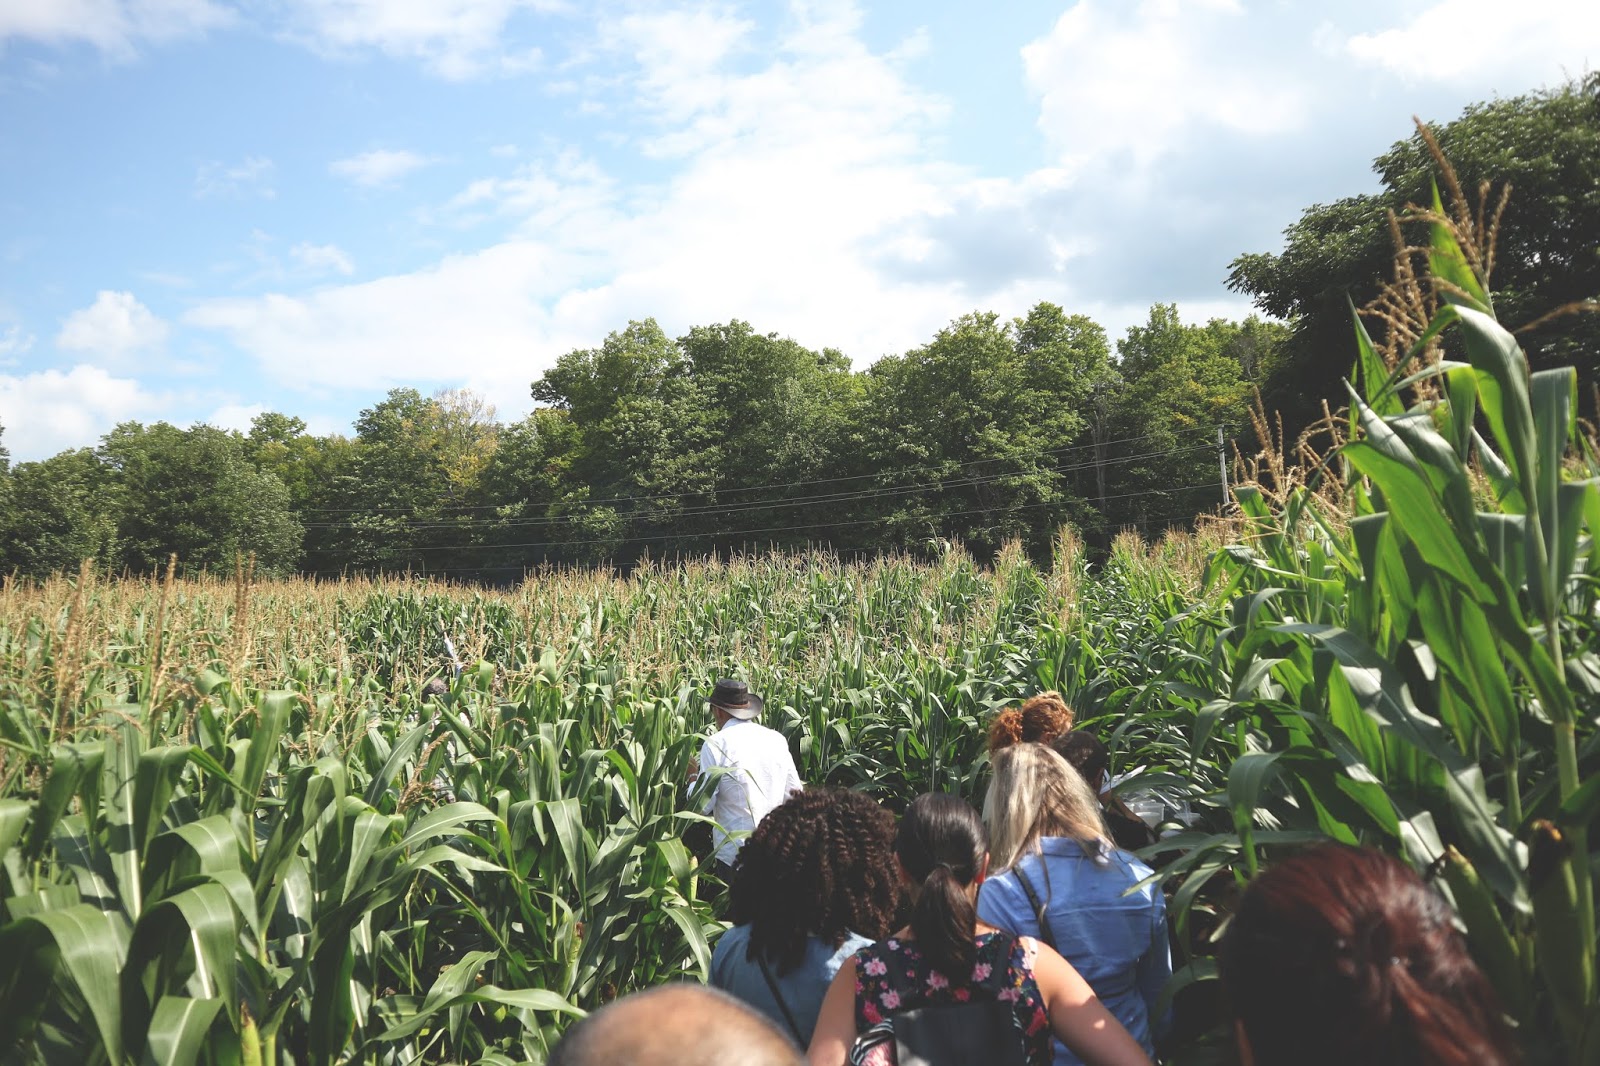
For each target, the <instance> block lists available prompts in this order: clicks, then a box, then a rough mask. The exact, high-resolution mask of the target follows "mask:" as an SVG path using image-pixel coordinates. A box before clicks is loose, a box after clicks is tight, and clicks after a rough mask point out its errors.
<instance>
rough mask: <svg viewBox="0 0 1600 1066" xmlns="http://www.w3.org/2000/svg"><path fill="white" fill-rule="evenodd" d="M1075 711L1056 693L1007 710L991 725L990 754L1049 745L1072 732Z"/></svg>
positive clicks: (1047, 693)
mask: <svg viewBox="0 0 1600 1066" xmlns="http://www.w3.org/2000/svg"><path fill="white" fill-rule="evenodd" d="M1072 718H1073V715H1072V708H1071V707H1068V706H1067V701H1066V700H1064V699H1062V698H1061V693H1059V692H1056V691H1054V690H1052V691H1050V692H1041V693H1039V694H1038V695H1035V696H1030V697H1028V699H1026V700H1024V701H1023V703H1022V706H1020V707H1007V708H1006V709H1005V710H1003V711H1001V712H1000V713H999V714H997V715H995V716H994V721H993V722H990V723H989V754H990V755H993V754H994V753H995V752H997V751H999V750H1000V749H1001V748H1008V747H1010V746H1011V745H1013V744H1048V743H1050V742H1051V741H1052V740H1054V739H1056V738H1057V737H1059V736H1061V735H1062V734H1063V733H1066V732H1068V731H1069V730H1070V729H1071V728H1072Z"/></svg>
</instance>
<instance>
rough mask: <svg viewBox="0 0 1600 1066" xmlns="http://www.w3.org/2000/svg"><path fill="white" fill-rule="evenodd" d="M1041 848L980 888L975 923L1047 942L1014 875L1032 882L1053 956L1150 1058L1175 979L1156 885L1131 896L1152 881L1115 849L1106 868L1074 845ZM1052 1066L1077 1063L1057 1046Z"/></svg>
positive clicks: (1058, 841) (1044, 843)
mask: <svg viewBox="0 0 1600 1066" xmlns="http://www.w3.org/2000/svg"><path fill="white" fill-rule="evenodd" d="M1039 848H1040V851H1039V853H1038V854H1030V855H1027V856H1025V857H1023V858H1022V859H1021V860H1020V861H1019V862H1017V864H1016V865H1015V866H1013V867H1012V868H1011V869H1010V870H1007V871H1006V872H1004V873H1001V874H996V875H995V876H993V877H991V878H989V879H988V880H987V881H985V882H984V883H983V887H982V888H981V889H980V890H979V894H978V917H979V918H980V919H982V920H983V921H985V922H988V923H989V924H990V925H992V926H995V927H996V928H998V929H1004V930H1006V931H1007V932H1011V933H1016V934H1018V935H1021V936H1032V937H1039V938H1040V939H1043V936H1042V935H1041V932H1040V929H1039V922H1038V920H1037V918H1036V917H1035V916H1034V910H1033V907H1032V905H1031V904H1029V902H1028V895H1027V893H1026V892H1025V891H1023V888H1022V885H1021V884H1020V883H1019V882H1018V880H1017V870H1019V869H1020V870H1021V871H1022V872H1024V873H1025V874H1027V876H1028V882H1029V883H1030V884H1031V885H1033V890H1034V892H1036V893H1037V894H1038V896H1039V900H1040V902H1041V903H1043V904H1044V907H1045V918H1046V920H1047V921H1048V922H1049V923H1050V931H1051V932H1052V933H1054V934H1055V942H1056V950H1057V951H1059V952H1061V954H1062V955H1063V956H1065V957H1066V960H1067V961H1068V962H1070V963H1072V965H1073V966H1074V967H1075V968H1076V969H1077V971H1078V972H1079V973H1080V974H1082V975H1083V978H1084V980H1086V981H1088V982H1089V987H1090V988H1093V989H1094V991H1095V994H1096V995H1097V996H1099V997H1100V1001H1101V1002H1102V1003H1104V1004H1105V1005H1106V1009H1107V1010H1109V1011H1110V1012H1111V1013H1112V1014H1113V1015H1115V1016H1116V1019H1117V1021H1119V1022H1121V1023H1122V1025H1123V1027H1124V1028H1125V1029H1127V1030H1128V1032H1129V1033H1130V1034H1131V1035H1132V1036H1133V1038H1134V1039H1135V1040H1137V1041H1138V1042H1139V1043H1140V1044H1141V1045H1142V1046H1143V1047H1144V1049H1145V1052H1146V1053H1147V1054H1151V1055H1153V1054H1154V1053H1155V1044H1154V1039H1153V1033H1152V1028H1153V1027H1152V1025H1151V1022H1152V1018H1151V1014H1152V1012H1153V1011H1154V1010H1155V1006H1156V1000H1157V999H1158V998H1159V997H1160V995H1161V988H1162V986H1163V985H1165V984H1166V982H1167V978H1169V977H1171V976H1172V955H1171V952H1170V951H1169V949H1168V946H1167V904H1166V900H1165V899H1163V898H1162V895H1161V889H1160V886H1159V885H1156V884H1148V885H1145V886H1144V887H1143V888H1140V889H1139V890H1138V891H1136V892H1132V893H1128V889H1130V888H1132V887H1133V886H1134V885H1136V884H1138V883H1139V882H1140V881H1141V880H1143V879H1144V878H1146V877H1149V876H1150V867H1148V866H1146V865H1145V864H1144V863H1142V862H1140V861H1139V860H1138V859H1136V858H1134V857H1133V856H1132V855H1130V854H1128V853H1127V852H1125V851H1120V850H1118V849H1116V848H1111V847H1106V848H1105V849H1103V850H1102V851H1101V853H1100V856H1101V859H1102V860H1103V861H1096V860H1095V859H1093V858H1090V857H1089V856H1088V855H1086V854H1084V851H1083V847H1082V846H1081V845H1080V844H1079V843H1078V842H1077V841H1076V840H1070V839H1067V838H1064V837H1046V838H1044V839H1042V840H1040V841H1039ZM1124 893H1127V894H1126V895H1125V894H1124ZM1164 1023H1165V1019H1164V1018H1163V1019H1157V1020H1156V1025H1155V1026H1154V1028H1156V1029H1159V1028H1161V1026H1162V1025H1163V1024H1164ZM1055 1061H1056V1064H1057V1066H1077V1064H1078V1063H1079V1062H1080V1060H1079V1059H1078V1057H1077V1056H1075V1055H1074V1054H1072V1052H1070V1051H1068V1050H1067V1049H1066V1047H1065V1046H1063V1045H1062V1044H1061V1043H1060V1042H1059V1041H1057V1042H1056V1045H1055Z"/></svg>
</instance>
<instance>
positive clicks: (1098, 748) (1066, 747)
mask: <svg viewBox="0 0 1600 1066" xmlns="http://www.w3.org/2000/svg"><path fill="white" fill-rule="evenodd" d="M1050 746H1051V747H1052V748H1054V749H1055V752H1056V754H1057V755H1060V756H1061V757H1062V758H1063V759H1065V760H1067V762H1069V763H1071V764H1072V768H1073V769H1074V770H1076V771H1078V775H1079V776H1080V777H1082V778H1083V779H1084V780H1085V781H1087V782H1088V783H1089V788H1090V789H1091V790H1093V792H1094V794H1095V795H1096V796H1097V797H1099V800H1100V806H1101V808H1102V811H1101V813H1102V814H1103V815H1104V816H1105V820H1106V828H1107V829H1108V830H1110V831H1111V839H1112V840H1114V841H1116V844H1117V847H1119V848H1126V849H1128V850H1129V851H1138V850H1139V849H1140V848H1143V847H1148V846H1149V845H1151V844H1154V843H1155V842H1156V834H1155V832H1154V831H1153V830H1151V828H1150V827H1149V826H1148V825H1145V824H1144V820H1143V819H1142V818H1140V817H1139V816H1138V815H1137V814H1134V813H1133V812H1132V811H1130V810H1129V809H1128V807H1127V804H1125V803H1123V802H1122V800H1121V799H1119V798H1118V797H1117V794H1116V793H1115V792H1112V791H1110V790H1108V789H1107V788H1106V772H1107V771H1108V770H1110V769H1111V752H1110V751H1108V750H1107V749H1106V746H1105V742H1104V741H1102V740H1101V739H1100V738H1099V737H1097V736H1095V735H1094V734H1093V733H1091V732H1089V731H1088V730H1087V729H1074V730H1072V732H1070V733H1063V734H1062V735H1061V736H1059V737H1056V738H1055V739H1054V740H1052V741H1051V742H1050Z"/></svg>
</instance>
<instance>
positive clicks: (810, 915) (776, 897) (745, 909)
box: [711, 788, 900, 1047]
mask: <svg viewBox="0 0 1600 1066" xmlns="http://www.w3.org/2000/svg"><path fill="white" fill-rule="evenodd" d="M894 832H895V830H894V816H893V815H891V814H890V813H889V812H888V811H886V810H884V809H883V808H882V807H880V806H878V804H877V803H876V802H875V801H874V800H873V799H872V798H871V797H869V796H866V795H864V794H862V793H860V792H850V791H848V790H846V789H838V788H808V789H806V790H805V791H804V792H800V793H796V794H795V795H793V796H791V797H790V798H789V799H788V800H787V801H786V802H784V803H783V804H782V805H781V806H779V807H778V808H777V809H776V810H774V811H773V812H772V813H771V814H769V815H767V816H766V818H764V819H763V820H762V822H761V824H760V825H759V826H757V827H756V831H755V832H754V833H753V834H751V836H750V838H749V839H748V840H746V841H745V845H744V850H743V851H742V852H741V853H740V856H739V866H738V868H737V869H736V870H735V872H734V875H733V883H732V884H731V885H730V886H729V911H728V917H729V919H730V920H731V921H732V922H733V923H734V926H733V928H732V929H729V930H728V931H727V932H726V933H724V934H722V939H720V940H719V941H717V949H716V952H715V954H713V955H712V957H711V983H712V984H713V985H715V986H717V987H718V988H721V989H725V990H726V991H728V992H731V993H733V994H734V995H735V996H738V997H739V998H740V999H742V1000H743V1001H744V1002H746V1003H748V1004H749V1005H750V1006H752V1007H754V1008H755V1009H756V1010H758V1011H760V1012H761V1013H762V1014H765V1015H766V1016H767V1017H768V1018H770V1019H772V1021H773V1022H774V1023H775V1024H776V1025H778V1026H779V1027H780V1028H782V1029H783V1030H784V1031H785V1032H788V1033H790V1034H791V1035H792V1036H793V1037H794V1039H795V1042H796V1043H797V1044H799V1045H800V1046H801V1047H805V1046H806V1045H807V1044H808V1043H810V1042H811V1031H812V1029H813V1028H815V1027H816V1024H817V1012H818V1011H819V1010H821V1009H822V997H823V994H824V993H826V992H827V990H828V982H830V981H832V980H833V976H834V974H836V973H838V972H839V967H840V966H841V965H842V964H843V963H844V960H845V959H848V958H849V957H850V956H851V955H853V954H854V953H855V952H856V950H857V949H859V948H863V947H866V946H867V945H868V944H870V943H872V942H873V941H874V940H876V939H878V938H879V937H881V936H883V935H885V934H886V933H888V932H889V929H890V923H891V922H893V920H894V909H895V904H896V903H897V902H898V901H899V898H900V885H899V879H898V878H897V877H896V876H895V872H894Z"/></svg>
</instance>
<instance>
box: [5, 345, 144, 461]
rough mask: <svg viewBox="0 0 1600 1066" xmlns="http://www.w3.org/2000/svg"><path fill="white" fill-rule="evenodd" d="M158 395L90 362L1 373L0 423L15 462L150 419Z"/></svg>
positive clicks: (44, 454) (79, 446)
mask: <svg viewBox="0 0 1600 1066" xmlns="http://www.w3.org/2000/svg"><path fill="white" fill-rule="evenodd" d="M159 406H160V399H159V398H158V397H156V396H154V395H152V394H151V393H148V392H146V391H145V389H144V387H143V386H142V385H140V384H139V382H137V381H135V380H133V379H132V378H120V377H114V376H112V375H111V374H110V373H108V372H107V371H105V370H102V369H100V368H99V367H93V366H83V365H79V366H75V367H73V368H72V369H71V370H68V371H65V372H63V371H60V370H43V371H40V372H38V373H33V374H23V375H11V374H0V424H4V426H5V429H6V437H5V443H6V447H7V448H8V449H10V451H11V454H12V458H13V459H16V460H18V461H27V460H34V459H43V458H46V457H48V456H51V455H54V454H55V453H56V452H59V451H61V450H62V449H65V448H81V447H83V446H84V445H86V444H89V443H91V442H93V441H94V440H96V439H97V438H99V437H100V436H101V435H102V434H104V433H105V432H106V431H107V430H109V429H111V427H113V426H115V425H116V424H117V423H118V422H125V421H127V420H129V419H134V418H144V417H148V416H149V415H150V414H151V413H152V412H154V411H155V410H156V409H157V408H158V407H159Z"/></svg>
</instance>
